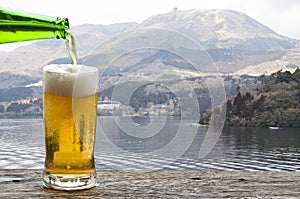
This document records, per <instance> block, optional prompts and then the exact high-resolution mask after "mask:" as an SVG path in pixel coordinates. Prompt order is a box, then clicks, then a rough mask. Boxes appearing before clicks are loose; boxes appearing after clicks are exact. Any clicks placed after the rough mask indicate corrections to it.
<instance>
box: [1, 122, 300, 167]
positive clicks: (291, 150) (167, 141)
mask: <svg viewBox="0 0 300 199" xmlns="http://www.w3.org/2000/svg"><path fill="white" fill-rule="evenodd" d="M165 119H166V120H165ZM124 121H125V122H124ZM122 122H123V123H122ZM126 122H128V123H127V124H126ZM151 125H152V126H151ZM183 126H184V127H183ZM43 128H44V127H43V120H42V119H22V120H21V119H17V120H3V119H2V120H0V146H1V149H0V168H1V169H3V168H43V164H44V155H45V149H44V132H43ZM182 129H184V130H185V131H186V132H185V133H186V136H184V135H183V136H181V137H180V139H179V141H178V136H179V135H178V132H181V133H182V132H183V131H180V130H182ZM189 129H190V130H191V131H192V130H194V129H196V130H197V129H198V130H197V132H196V134H195V136H194V134H192V133H191V132H188V131H189ZM206 130H207V128H206V127H203V126H197V125H195V124H193V123H192V122H187V121H186V122H183V121H180V120H178V119H176V118H161V119H153V118H152V120H150V118H130V120H120V118H114V117H101V118H99V120H98V129H97V139H96V145H95V158H96V167H97V168H98V169H108V168H112V169H175V170H185V169H199V170H207V169H208V170H210V169H217V170H287V171H292V170H300V129H299V128H293V129H278V130H271V129H268V128H245V127H225V128H224V129H223V132H222V135H221V137H220V138H219V140H218V142H217V144H216V145H215V147H214V148H213V150H212V151H211V152H210V153H209V154H208V156H207V157H205V158H203V159H199V158H198V155H199V149H200V147H201V144H202V142H203V138H204V136H205V135H206ZM100 131H102V133H103V134H102V135H105V139H103V137H101V136H100V134H101V132H100ZM129 131H130V132H129ZM139 132H141V134H138V133H139ZM139 135H142V136H139ZM148 135H151V136H148ZM189 136H194V137H193V142H192V143H189V139H188V137H189ZM101 138H102V139H101ZM174 140H176V143H175V144H174V143H173V142H174ZM108 143H110V145H108ZM187 144H188V146H185V145H187ZM107 146H112V148H109V147H107ZM165 146H172V148H171V149H172V150H171V152H170V150H169V151H168V154H166V155H164V154H163V153H160V155H157V154H156V153H155V152H156V151H159V150H160V149H162V148H164V147H165ZM182 146H185V147H182ZM115 148H116V149H118V150H116V151H114V150H111V149H115ZM168 149H170V148H168ZM180 150H184V151H183V152H182V153H183V155H182V156H181V157H178V158H176V160H175V159H174V157H176V155H174V156H172V152H174V154H178V153H177V152H178V151H180Z"/></svg>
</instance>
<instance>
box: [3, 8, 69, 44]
mask: <svg viewBox="0 0 300 199" xmlns="http://www.w3.org/2000/svg"><path fill="white" fill-rule="evenodd" d="M68 31H69V21H68V19H67V18H52V17H47V16H43V15H36V14H31V13H22V12H18V11H11V10H5V9H1V8H0V36H1V37H2V38H0V43H9V42H17V41H26V40H38V39H49V38H57V39H60V38H62V39H65V38H66V37H67V36H68V35H69V32H68ZM4 37H5V38H4Z"/></svg>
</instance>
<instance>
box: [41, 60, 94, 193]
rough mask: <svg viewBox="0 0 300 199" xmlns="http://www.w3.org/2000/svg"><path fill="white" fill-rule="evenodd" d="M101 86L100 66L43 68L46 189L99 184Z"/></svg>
mask: <svg viewBox="0 0 300 199" xmlns="http://www.w3.org/2000/svg"><path fill="white" fill-rule="evenodd" d="M97 87H98V69H97V68H96V67H91V66H85V65H77V66H74V65H71V64H60V65H54V64H53V65H47V66H45V67H44V68H43V109H44V126H45V141H46V144H45V145H46V159H45V168H44V172H43V184H44V186H45V187H48V188H53V189H59V190H80V189H88V188H92V187H94V186H95V185H96V170H95V163H94V143H95V133H96V121H97V118H96V117H97V101H98V91H97V89H98V88H97Z"/></svg>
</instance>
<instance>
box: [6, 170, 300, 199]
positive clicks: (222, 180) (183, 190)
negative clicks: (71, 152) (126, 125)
mask: <svg viewBox="0 0 300 199" xmlns="http://www.w3.org/2000/svg"><path fill="white" fill-rule="evenodd" d="M41 175H42V171H41V170H11V169H9V170H5V169H4V170H0V198H20V197H21V198H52V197H54V198H66V197H67V198H99V197H100V198H101V197H104V198H114V197H117V198H128V197H130V198H131V197H132V198H133V197H134V198H141V197H147V198H213V197H217V198H224V197H229V198H235V197H236V198H240V197H259V198H261V197H267V198H269V197H279V198H281V197H285V198H289V197H300V172H247V171H207V172H204V171H152V172H142V171H108V170H106V171H98V172H97V175H98V182H99V185H98V186H97V187H95V188H92V189H89V190H83V191H55V190H51V189H46V188H43V187H42V182H41Z"/></svg>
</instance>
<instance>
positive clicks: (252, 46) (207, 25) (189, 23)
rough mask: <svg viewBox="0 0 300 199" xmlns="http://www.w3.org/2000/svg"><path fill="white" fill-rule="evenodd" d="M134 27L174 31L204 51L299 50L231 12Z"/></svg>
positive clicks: (175, 16) (166, 18)
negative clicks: (195, 42) (197, 44)
mask: <svg viewBox="0 0 300 199" xmlns="http://www.w3.org/2000/svg"><path fill="white" fill-rule="evenodd" d="M137 27H139V28H145V27H156V28H163V29H171V30H176V31H179V32H182V33H184V34H186V35H187V36H189V37H191V38H192V39H195V40H196V41H198V42H199V43H200V44H201V45H202V46H203V48H204V49H239V50H248V51H275V50H286V49H291V48H295V47H296V46H299V42H298V41H296V40H293V39H290V38H287V37H284V36H281V35H279V34H277V33H276V32H274V31H273V30H271V29H270V28H268V27H266V26H264V25H263V24H261V23H259V22H258V21H256V20H254V19H252V18H251V17H249V16H247V15H246V14H243V13H241V12H237V11H233V10H223V9H213V10H184V11H173V12H169V13H166V14H159V15H155V16H152V17H150V18H149V19H147V20H145V21H144V22H142V23H141V24H139V25H138V26H137Z"/></svg>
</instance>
